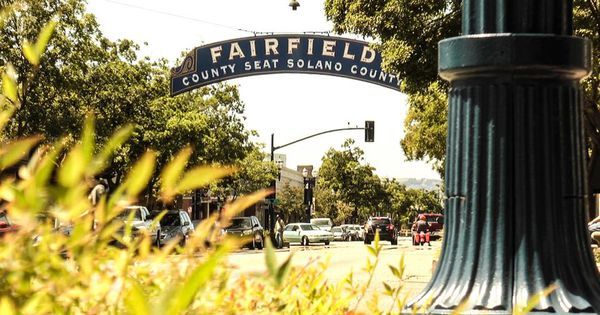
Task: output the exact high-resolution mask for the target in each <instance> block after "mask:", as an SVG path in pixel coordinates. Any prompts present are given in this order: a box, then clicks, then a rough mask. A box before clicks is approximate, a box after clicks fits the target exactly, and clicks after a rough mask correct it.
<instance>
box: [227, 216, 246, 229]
mask: <svg viewBox="0 0 600 315" xmlns="http://www.w3.org/2000/svg"><path fill="white" fill-rule="evenodd" d="M251 226H252V223H250V218H233V219H232V220H231V225H229V226H228V227H227V228H228V229H248V228H250V227H251Z"/></svg>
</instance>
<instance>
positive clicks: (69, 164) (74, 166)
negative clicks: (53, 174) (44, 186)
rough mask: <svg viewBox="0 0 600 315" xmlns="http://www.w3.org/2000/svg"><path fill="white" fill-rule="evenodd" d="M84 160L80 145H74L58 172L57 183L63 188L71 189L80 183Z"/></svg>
mask: <svg viewBox="0 0 600 315" xmlns="http://www.w3.org/2000/svg"><path fill="white" fill-rule="evenodd" d="M85 168H86V165H85V159H84V156H83V149H82V148H81V145H76V146H75V147H74V148H73V149H71V152H69V154H68V155H67V158H66V159H65V162H64V163H63V165H62V166H61V167H60V169H59V172H58V182H59V183H60V184H61V185H63V186H64V187H73V186H75V185H78V184H79V183H80V180H81V178H82V176H83V173H84V171H85Z"/></svg>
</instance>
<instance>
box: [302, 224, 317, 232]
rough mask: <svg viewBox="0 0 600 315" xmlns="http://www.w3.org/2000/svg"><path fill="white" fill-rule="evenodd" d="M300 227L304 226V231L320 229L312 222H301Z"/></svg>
mask: <svg viewBox="0 0 600 315" xmlns="http://www.w3.org/2000/svg"><path fill="white" fill-rule="evenodd" d="M300 228H302V230H303V231H314V230H318V229H319V228H318V227H317V226H314V225H312V224H301V225H300Z"/></svg>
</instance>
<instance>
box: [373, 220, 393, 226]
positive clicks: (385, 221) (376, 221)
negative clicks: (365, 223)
mask: <svg viewBox="0 0 600 315" xmlns="http://www.w3.org/2000/svg"><path fill="white" fill-rule="evenodd" d="M371 222H372V224H375V225H382V224H386V225H387V224H390V219H373V220H372V221H371Z"/></svg>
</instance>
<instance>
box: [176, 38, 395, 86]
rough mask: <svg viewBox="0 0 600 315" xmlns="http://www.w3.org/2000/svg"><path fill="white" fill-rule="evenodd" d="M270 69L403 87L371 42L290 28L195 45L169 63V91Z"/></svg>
mask: <svg viewBox="0 0 600 315" xmlns="http://www.w3.org/2000/svg"><path fill="white" fill-rule="evenodd" d="M269 73H313V74H325V75H334V76H340V77H346V78H351V79H357V80H362V81H366V82H370V83H374V84H378V85H381V86H384V87H388V88H391V89H395V90H399V85H400V84H399V83H400V82H399V79H398V76H397V75H394V74H390V73H386V72H384V71H383V70H381V55H380V54H379V53H378V52H376V51H375V50H373V49H371V48H370V47H369V43H367V42H362V41H357V40H352V39H348V38H341V37H333V36H320V35H307V34H297V35H294V34H289V35H265V36H253V37H246V38H239V39H233V40H228V41H223V42H218V43H214V44H209V45H205V46H201V47H197V48H195V49H194V50H192V51H191V52H190V53H189V54H188V55H187V57H186V58H185V59H184V60H183V63H182V64H181V65H180V66H178V67H176V68H173V69H171V96H175V95H177V94H181V93H183V92H186V91H190V90H193V89H196V88H199V87H202V86H205V85H209V84H212V83H216V82H220V81H224V80H228V79H232V78H238V77H245V76H251V75H259V74H269Z"/></svg>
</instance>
